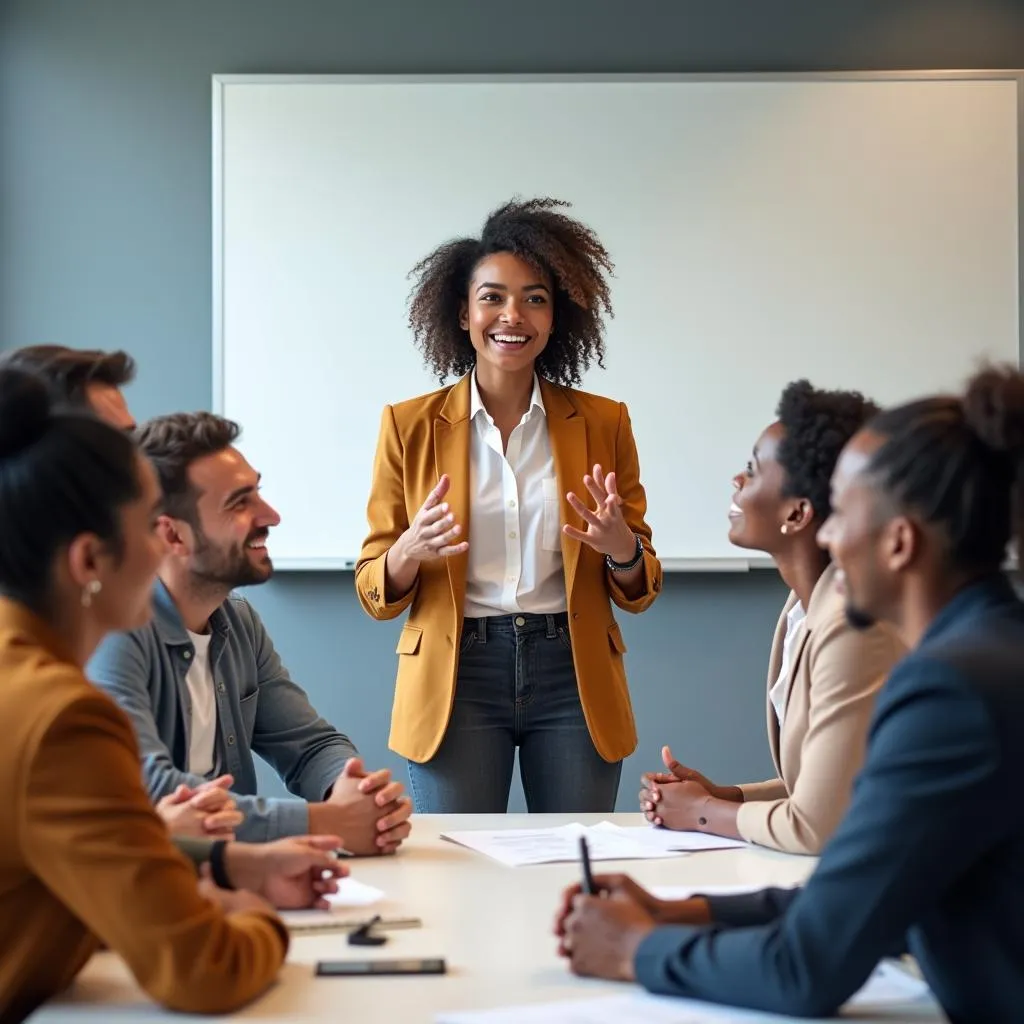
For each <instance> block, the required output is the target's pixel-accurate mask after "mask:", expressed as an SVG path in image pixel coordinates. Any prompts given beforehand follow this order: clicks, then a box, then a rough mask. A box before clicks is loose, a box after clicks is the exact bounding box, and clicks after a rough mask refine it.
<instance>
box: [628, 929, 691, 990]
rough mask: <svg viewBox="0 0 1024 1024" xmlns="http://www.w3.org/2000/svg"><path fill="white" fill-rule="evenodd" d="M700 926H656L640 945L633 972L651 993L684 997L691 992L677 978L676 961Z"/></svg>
mask: <svg viewBox="0 0 1024 1024" xmlns="http://www.w3.org/2000/svg"><path fill="white" fill-rule="evenodd" d="M702 930H703V929H702V928H701V927H696V926H690V925H678V924H673V925H662V926H660V927H658V928H655V929H654V931H653V932H651V933H650V934H649V935H648V936H647V937H646V938H645V939H644V940H643V942H641V943H640V945H639V946H638V947H637V951H636V953H635V954H634V956H633V973H634V974H635V975H636V980H637V982H639V984H641V985H643V987H644V988H645V989H647V991H648V992H655V993H657V994H658V995H666V996H685V995H688V994H689V992H688V990H687V989H686V987H685V986H683V985H680V984H679V982H678V981H677V980H676V979H675V977H674V976H673V975H674V973H675V972H674V971H673V969H672V967H673V961H674V959H675V957H676V955H677V954H678V952H679V950H680V948H681V947H682V946H683V945H684V944H685V943H686V942H687V941H688V940H689V939H691V938H692V937H693V936H694V935H695V934H697V933H698V932H700V931H702Z"/></svg>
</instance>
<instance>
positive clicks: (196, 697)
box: [88, 413, 411, 854]
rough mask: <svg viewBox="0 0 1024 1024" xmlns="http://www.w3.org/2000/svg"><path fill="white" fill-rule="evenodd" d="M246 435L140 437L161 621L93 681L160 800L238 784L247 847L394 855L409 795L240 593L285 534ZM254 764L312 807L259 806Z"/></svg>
mask: <svg viewBox="0 0 1024 1024" xmlns="http://www.w3.org/2000/svg"><path fill="white" fill-rule="evenodd" d="M238 433H239V431H238V427H237V426H236V425H235V424H234V423H232V422H230V421H228V420H225V419H223V418H221V417H219V416H214V415H213V414H211V413H195V414H178V415H172V416H162V417H158V418H157V419H154V420H152V421H150V422H149V423H147V424H145V425H144V426H143V427H142V428H141V429H140V431H139V435H138V437H139V444H140V447H141V450H142V452H143V453H144V454H145V455H147V456H148V457H149V459H150V460H151V462H152V463H153V465H154V467H155V468H156V471H157V475H158V477H159V481H160V485H161V488H162V490H163V505H162V514H161V515H160V517H159V521H158V529H159V532H160V534H161V536H162V537H163V540H164V542H165V545H166V555H165V557H164V559H163V561H162V563H161V565H160V569H159V573H158V579H157V583H156V587H155V590H154V594H153V612H154V614H153V619H152V621H151V622H150V624H149V625H147V626H145V627H143V628H142V629H139V630H135V631H134V632H131V633H120V634H113V635H111V636H109V637H108V638H107V640H106V641H105V642H104V643H103V644H102V645H101V646H100V648H99V649H98V650H97V652H96V654H95V655H94V657H93V658H92V660H91V662H90V664H89V666H88V672H89V675H90V677H91V678H92V679H93V680H94V681H95V682H96V683H97V684H98V685H99V686H101V687H102V688H103V689H105V690H106V691H107V692H108V693H109V694H110V695H111V696H112V697H113V698H114V699H115V700H116V701H117V702H118V703H119V704H120V705H121V707H122V708H123V709H124V710H125V711H126V712H127V713H128V715H129V717H130V718H131V719H132V722H133V724H134V726H135V730H136V734H137V736H138V739H139V745H140V749H141V755H142V762H143V773H144V778H145V781H146V784H147V786H148V788H149V792H150V795H151V797H152V798H153V800H154V801H157V800H160V799H161V798H163V797H165V796H166V795H168V794H170V793H173V792H175V791H176V790H177V788H178V787H179V786H181V785H184V786H186V787H189V789H190V790H191V789H194V788H196V787H200V786H202V785H203V784H204V783H205V782H207V781H208V780H211V779H213V778H214V777H215V776H217V775H218V774H220V773H221V772H227V773H229V774H230V775H231V776H233V778H234V780H235V784H234V789H233V797H234V800H235V803H236V804H237V807H238V809H239V810H240V811H241V812H242V813H243V814H244V815H245V819H244V821H243V822H242V824H241V825H239V826H238V827H237V828H236V829H235V834H236V836H237V837H238V838H240V839H245V840H254V841H263V840H268V839H275V838H277V837H280V836H287V835H297V834H302V833H306V832H309V833H329V834H333V835H340V836H342V837H343V838H344V842H345V847H346V849H347V850H348V851H349V852H351V853H356V854H371V853H393V852H394V851H395V850H396V849H397V848H398V846H399V844H400V843H401V842H402V840H403V839H404V838H405V837H406V836H407V835H408V834H409V828H410V826H409V821H408V818H409V814H410V811H411V805H410V803H409V801H408V799H407V798H406V797H405V796H404V795H403V793H402V787H401V785H400V784H399V783H397V782H392V781H391V780H390V773H388V772H386V771H380V772H375V773H373V774H370V775H367V774H366V772H365V771H364V770H363V767H362V764H361V762H360V760H359V758H358V757H357V756H356V750H355V747H354V746H353V745H352V743H351V741H350V740H349V739H348V737H347V736H344V735H343V734H342V733H340V732H338V731H337V730H336V729H334V728H332V727H331V726H330V725H329V724H328V723H327V722H325V721H324V720H323V719H322V718H321V717H320V716H319V715H317V713H316V711H315V710H314V709H313V707H312V706H311V705H310V703H309V700H308V698H307V697H306V694H305V693H304V692H303V690H301V689H300V688H299V687H298V686H297V685H296V684H295V683H294V682H292V680H291V678H290V677H289V675H288V672H287V670H286V669H285V667H284V665H282V663H281V659H280V658H279V657H278V654H277V652H276V651H275V650H274V645H273V643H272V642H271V640H270V637H269V636H268V634H267V631H266V629H265V628H264V626H263V623H262V622H261V621H260V618H259V616H258V615H257V614H256V612H255V610H254V609H253V608H252V606H251V605H250V604H249V602H248V601H246V600H245V599H244V598H243V597H240V596H238V595H236V594H233V593H232V591H233V590H234V588H236V587H240V586H245V585H247V584H258V583H263V582H264V581H266V580H268V579H269V578H270V576H271V573H272V571H273V566H272V563H271V560H270V557H269V555H268V554H267V547H266V542H267V536H268V534H269V531H270V529H271V528H272V527H274V526H276V525H277V523H278V522H279V521H280V520H279V517H278V515H277V513H276V512H275V511H274V509H272V508H271V507H270V506H269V505H268V504H267V503H266V502H265V501H264V500H263V499H262V498H261V497H260V494H259V475H258V474H257V473H256V471H255V470H254V469H253V468H252V467H251V466H250V465H249V463H248V462H247V461H246V460H245V458H244V457H243V456H242V454H241V453H240V452H239V451H238V449H237V448H236V447H235V446H234V442H235V440H236V438H237V436H238ZM253 752H255V753H257V754H259V755H260V756H261V757H262V758H264V760H266V761H267V762H268V763H269V764H270V765H271V766H272V767H273V768H274V769H275V770H276V771H277V773H278V774H279V775H280V776H281V778H282V779H283V780H284V782H285V784H286V785H287V787H288V790H289V791H290V792H291V793H294V794H296V795H297V796H299V797H301V799H288V798H285V799H268V798H260V797H257V795H256V771H255V766H254V764H253V757H252V755H253Z"/></svg>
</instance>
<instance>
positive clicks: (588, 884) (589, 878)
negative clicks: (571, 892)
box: [580, 836, 597, 896]
mask: <svg viewBox="0 0 1024 1024" xmlns="http://www.w3.org/2000/svg"><path fill="white" fill-rule="evenodd" d="M580 860H581V861H582V862H583V891H584V892H585V893H586V894H587V895H588V896H596V895H597V886H596V885H594V875H593V873H592V872H591V870H590V850H588V849H587V837H586V836H580Z"/></svg>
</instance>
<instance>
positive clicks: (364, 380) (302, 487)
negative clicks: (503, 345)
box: [213, 72, 1022, 569]
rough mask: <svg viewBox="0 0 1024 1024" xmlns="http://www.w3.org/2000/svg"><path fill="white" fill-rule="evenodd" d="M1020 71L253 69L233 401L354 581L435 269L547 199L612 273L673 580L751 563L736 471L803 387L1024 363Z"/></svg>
mask: <svg viewBox="0 0 1024 1024" xmlns="http://www.w3.org/2000/svg"><path fill="white" fill-rule="evenodd" d="M1021 83H1022V76H1021V74H1020V73H1019V72H975V73H935V74H924V73H910V74H891V75H889V74H881V75H879V74H870V75H868V74H864V75H787V76H772V77H767V76H754V75H749V76H732V77H729V76H713V77H710V78H709V77H687V76H549V77H542V78H536V77H522V76H507V77H505V76H499V77H490V78H478V77H465V76H431V77H409V76H371V77H364V76H359V77H350V76H340V77H339V76H274V75H268V76H262V75H257V76H237V75H219V76H215V77H214V83H213V186H214V194H213V254H214V259H213V268H214V282H213V284H214V292H213V307H214V320H213V359H214V375H213V376H214V394H213V408H214V409H215V410H216V411H218V412H220V413H222V414H223V415H226V416H229V417H231V418H232V419H235V420H237V421H238V422H239V423H240V424H241V426H242V430H243V433H242V437H241V440H240V447H241V448H242V451H243V452H244V453H245V455H246V456H247V457H248V458H249V459H250V461H251V462H252V463H253V465H254V466H255V467H256V468H257V469H258V470H259V471H260V472H261V473H262V474H263V480H264V492H265V494H266V497H267V498H268V500H269V501H271V503H272V504H274V505H275V506H276V507H277V508H278V510H279V511H280V513H281V516H282V522H281V526H280V527H279V528H278V529H277V530H275V531H274V535H273V537H272V538H271V540H272V553H273V555H274V560H275V564H276V565H277V566H278V567H279V568H283V569H288V568H293V569H315V568H325V569H337V568H349V567H351V566H352V565H353V564H354V561H355V559H356V557H357V556H358V553H359V550H360V547H361V544H362V540H363V537H364V535H365V533H366V530H367V524H366V502H367V498H368V494H369V487H370V473H371V465H372V460H373V455H374V450H375V446H376V442H377V433H378V429H379V424H380V417H381V411H382V409H383V406H384V405H385V404H386V403H390V402H397V401H401V400H403V399H406V398H410V397H413V396H415V395H419V394H423V393H424V392H427V391H431V390H433V389H434V388H436V387H438V386H439V385H438V382H437V380H436V378H433V377H432V376H431V374H429V373H428V372H427V370H426V369H425V368H424V367H423V366H422V363H421V358H420V356H419V353H418V352H417V351H416V349H415V348H414V347H413V344H412V340H411V335H410V332H409V330H408V328H407V324H406V302H407V298H408V295H409V290H410V285H411V282H410V280H409V278H408V277H407V275H408V272H409V270H410V268H411V267H412V266H413V265H414V264H415V263H416V262H417V261H418V260H419V259H420V258H421V257H423V256H424V255H426V254H427V253H428V252H429V251H430V250H432V249H433V248H434V247H435V246H436V245H438V244H439V243H441V242H442V241H445V240H447V239H449V238H452V237H455V236H458V235H466V234H469V235H478V234H479V231H480V228H481V227H482V224H483V221H484V219H485V217H486V215H487V213H488V212H489V211H490V210H492V209H494V208H495V207H496V206H498V205H500V204H501V203H502V202H504V201H505V200H507V199H509V198H511V197H513V196H521V197H530V196H535V195H551V196H555V197H558V198H562V199H566V200H569V201H570V202H571V203H572V204H573V207H572V209H571V210H570V211H569V212H570V213H571V214H572V215H574V216H577V217H579V218H580V219H582V220H583V221H585V222H586V223H588V224H589V225H590V226H592V227H593V228H594V229H595V230H596V231H597V233H598V234H599V236H600V237H601V239H602V241H603V242H604V243H605V245H606V246H607V248H608V249H609V251H610V253H611V256H612V259H613V260H614V262H615V264H616V274H615V277H614V278H613V281H612V299H613V305H614V309H615V317H614V319H612V320H611V321H610V322H609V324H608V330H607V336H606V344H607V357H606V359H605V368H604V369H603V370H602V369H600V368H598V367H593V368H591V370H590V372H589V373H588V374H587V375H586V377H585V379H584V383H583V387H584V388H585V389H586V390H588V391H593V392H597V393H600V394H604V395H608V396H609V397H612V398H615V399H618V400H620V401H624V402H626V403H627V404H628V407H629V411H630V415H631V418H632V422H633V427H634V432H635V436H636V441H637V445H638V449H639V453H640V467H641V477H642V481H643V483H644V485H645V487H646V489H647V495H648V501H649V517H648V518H649V522H650V524H651V526H652V528H653V531H654V545H655V548H656V549H657V551H658V553H659V555H660V556H661V557H662V559H663V560H664V562H665V565H666V567H667V568H670V569H671V568H694V569H743V568H746V567H748V566H749V565H750V564H754V563H752V561H751V558H750V553H748V552H742V551H739V550H737V549H735V548H733V547H732V546H731V545H730V544H729V542H728V539H727V528H728V524H727V518H726V513H727V510H728V507H729V500H730V494H731V490H732V487H731V478H732V477H733V475H734V474H735V473H736V472H737V471H739V470H740V469H741V468H742V467H743V466H744V464H745V462H746V459H747V457H748V453H749V451H750V448H751V446H752V444H753V442H754V440H755V438H756V437H757V435H758V434H759V433H760V431H761V430H762V428H763V427H764V426H765V425H767V424H768V423H769V422H770V421H771V420H772V418H773V416H774V411H775V406H776V403H777V401H778V397H779V394H780V392H781V390H782V389H783V387H784V386H785V385H786V383H787V382H789V381H791V380H793V379H795V378H798V377H807V378H809V379H810V380H811V382H812V383H814V384H815V385H818V386H827V387H850V388H859V389H861V390H863V391H864V392H865V393H866V394H868V395H870V396H871V397H873V398H874V399H875V400H877V401H879V402H882V403H892V402H897V401H902V400H905V399H908V398H910V397H913V396H916V395H920V394H924V393H928V392H933V391H936V390H942V389H948V388H957V387H959V385H960V384H961V383H962V381H963V379H964V378H965V376H966V375H968V374H969V373H970V372H971V370H972V369H973V368H974V367H975V365H976V364H977V362H978V360H979V359H980V358H993V359H997V360H1011V361H1013V362H1014V363H1016V362H1017V361H1018V358H1019V351H1020V331H1021V320H1022V312H1021V265H1020V258H1019V257H1020V229H1021V213H1020V203H1019V191H1020V181H1021V174H1020V148H1021V136H1020V124H1021V92H1022V85H1021Z"/></svg>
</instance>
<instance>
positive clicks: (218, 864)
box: [210, 839, 235, 890]
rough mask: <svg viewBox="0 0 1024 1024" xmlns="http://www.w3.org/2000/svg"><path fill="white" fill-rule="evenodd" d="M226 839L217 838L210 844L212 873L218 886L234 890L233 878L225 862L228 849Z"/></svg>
mask: <svg viewBox="0 0 1024 1024" xmlns="http://www.w3.org/2000/svg"><path fill="white" fill-rule="evenodd" d="M227 846H228V843H227V840H226V839H215V840H214V841H213V843H212V844H211V846H210V874H211V875H213V881H214V884H215V885H216V886H218V888H221V889H231V890H234V888H235V887H234V886H233V885H232V884H231V879H230V878H229V877H228V870H227V865H226V864H225V863H224V854H225V852H226V850H227Z"/></svg>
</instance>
